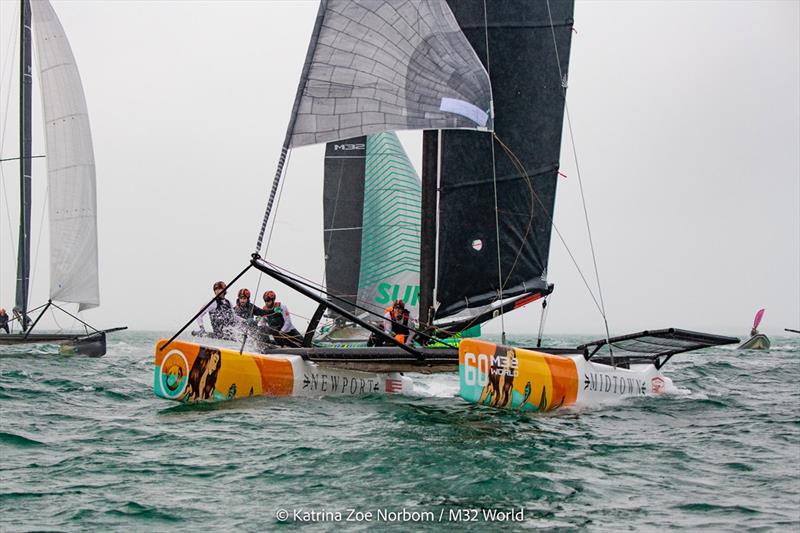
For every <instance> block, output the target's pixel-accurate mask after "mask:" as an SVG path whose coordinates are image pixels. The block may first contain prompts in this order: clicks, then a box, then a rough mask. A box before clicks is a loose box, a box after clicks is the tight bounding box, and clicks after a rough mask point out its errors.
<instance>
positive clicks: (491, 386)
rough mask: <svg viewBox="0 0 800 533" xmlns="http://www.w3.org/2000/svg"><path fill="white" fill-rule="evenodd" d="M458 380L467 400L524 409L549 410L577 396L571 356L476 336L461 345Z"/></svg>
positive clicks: (567, 402)
mask: <svg viewBox="0 0 800 533" xmlns="http://www.w3.org/2000/svg"><path fill="white" fill-rule="evenodd" d="M459 382H460V395H461V397H462V398H464V399H465V400H467V401H471V402H475V403H479V404H482V405H489V406H492V407H506V408H511V409H519V410H523V411H549V410H551V409H555V408H557V407H561V406H564V405H572V404H574V403H575V401H576V400H577V397H578V372H577V368H576V366H575V362H574V361H573V360H572V359H569V358H566V357H559V356H555V355H549V354H544V353H539V352H535V351H532V350H525V349H521V348H512V347H508V346H498V345H496V344H492V343H489V342H484V341H478V340H473V339H465V340H463V341H461V344H460V345H459Z"/></svg>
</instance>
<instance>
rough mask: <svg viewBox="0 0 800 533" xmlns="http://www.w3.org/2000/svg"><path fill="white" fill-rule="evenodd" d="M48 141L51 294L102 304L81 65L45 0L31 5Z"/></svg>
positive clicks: (61, 298) (65, 299)
mask: <svg viewBox="0 0 800 533" xmlns="http://www.w3.org/2000/svg"><path fill="white" fill-rule="evenodd" d="M31 4H32V10H33V22H34V30H35V31H34V34H35V36H36V46H37V51H38V59H39V74H40V78H39V79H40V84H41V90H42V107H43V109H44V122H45V136H46V143H47V176H48V191H49V195H48V201H49V204H50V206H49V215H50V298H51V299H53V300H58V301H62V302H73V303H78V304H80V307H79V308H80V309H81V310H83V309H88V308H91V307H96V306H98V305H100V290H99V282H98V276H97V202H96V187H95V166H94V150H93V148H92V138H91V132H90V130H89V116H88V114H87V110H86V101H85V98H84V93H83V86H82V84H81V80H80V76H79V74H78V67H77V65H76V64H75V58H74V57H73V55H72V50H71V48H70V45H69V42H68V41H67V37H66V35H65V33H64V30H63V28H62V27H61V23H60V22H59V20H58V17H57V16H56V14H55V11H53V8H52V6H51V5H50V3H49V2H48V1H47V0H36V1H34V2H32V3H31Z"/></svg>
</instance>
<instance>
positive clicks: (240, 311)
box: [233, 289, 266, 320]
mask: <svg viewBox="0 0 800 533" xmlns="http://www.w3.org/2000/svg"><path fill="white" fill-rule="evenodd" d="M233 312H234V313H236V316H238V317H239V318H241V319H243V320H250V319H251V318H253V317H254V316H262V315H265V314H266V311H264V310H263V309H260V308H259V307H258V306H256V304H254V303H253V302H251V301H250V289H239V294H238V295H237V297H236V305H235V306H234V307H233Z"/></svg>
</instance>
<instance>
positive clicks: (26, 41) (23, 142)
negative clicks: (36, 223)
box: [14, 0, 33, 330]
mask: <svg viewBox="0 0 800 533" xmlns="http://www.w3.org/2000/svg"><path fill="white" fill-rule="evenodd" d="M20 26H21V27H20V50H21V54H20V63H19V90H20V99H19V192H20V195H19V197H20V206H19V208H20V209H19V241H18V247H17V283H16V298H15V304H14V311H15V313H18V314H19V315H20V316H21V317H22V319H21V320H20V323H21V324H22V329H23V330H25V329H27V322H28V321H27V315H28V292H29V289H30V273H31V186H32V183H31V137H32V136H31V122H32V120H31V119H32V109H31V99H32V98H31V92H32V91H31V88H32V86H33V80H32V78H31V7H30V3H29V2H27V0H26V1H23V2H22V9H21V12H20Z"/></svg>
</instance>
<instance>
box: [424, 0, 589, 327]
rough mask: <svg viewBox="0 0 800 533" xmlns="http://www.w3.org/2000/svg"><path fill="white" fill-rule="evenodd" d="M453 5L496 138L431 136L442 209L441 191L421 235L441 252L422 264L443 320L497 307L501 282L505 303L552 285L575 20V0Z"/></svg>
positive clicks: (429, 164) (430, 170) (427, 167)
mask: <svg viewBox="0 0 800 533" xmlns="http://www.w3.org/2000/svg"><path fill="white" fill-rule="evenodd" d="M449 3H450V7H451V8H452V10H453V13H454V15H455V17H456V19H457V20H458V23H459V26H460V27H461V29H462V30H463V32H464V34H465V35H466V37H467V39H469V42H470V43H471V44H472V46H473V47H474V49H475V50H476V52H477V54H478V56H479V57H480V59H481V61H482V63H483V64H484V65H485V66H486V67H487V70H488V71H489V73H490V77H491V82H492V90H493V98H494V110H495V113H496V118H495V122H494V131H495V135H496V137H495V138H492V137H491V136H488V135H480V134H475V133H473V132H468V131H441V132H438V135H437V134H436V132H426V136H425V142H424V150H425V152H426V153H425V155H424V157H423V161H424V167H423V181H429V182H430V181H433V183H432V184H431V185H429V184H428V183H425V186H426V188H427V187H432V188H434V189H437V188H438V191H439V196H438V207H437V205H436V196H435V195H433V196H428V201H426V202H424V204H423V219H427V220H431V219H433V220H436V216H437V214H438V230H437V231H433V232H432V231H430V229H429V230H428V231H424V232H423V254H424V253H425V252H426V250H427V251H428V253H430V254H431V255H433V252H432V250H436V249H437V236H438V250H437V251H436V252H435V255H436V264H435V268H425V265H423V272H427V276H425V274H424V273H423V280H422V286H423V288H422V295H421V296H422V298H424V299H425V302H426V303H425V305H431V306H433V307H434V308H435V318H436V319H439V320H441V319H445V318H447V317H452V316H454V315H457V314H458V315H463V314H464V313H468V314H471V315H473V316H477V315H480V314H481V313H485V310H486V309H492V308H493V306H494V307H495V308H496V306H497V304H498V302H499V300H500V295H501V288H502V298H503V301H504V302H509V301H513V300H514V299H515V298H516V299H529V298H530V297H534V296H535V295H537V294H543V293H546V292H547V291H548V290H549V289H548V284H547V279H546V276H547V260H548V255H549V249H550V231H551V225H552V220H551V217H552V213H553V205H554V200H555V192H556V182H557V179H558V169H559V154H560V149H561V129H562V122H563V116H564V102H565V91H566V77H567V71H568V62H569V49H570V41H571V32H572V24H573V22H572V14H573V2H572V0H562V1H556V0H550V1H549V2H547V3H545V2H530V1H528V0H508V1H504V2H489V3H485V2H484V1H483V0H451V1H450V2H449ZM551 14H552V24H551ZM487 46H488V50H487ZM492 143H494V146H492ZM437 156H438V157H437ZM437 167H438V168H437ZM436 176H438V184H437V183H436V181H435V180H436V178H435V177H436ZM432 177H433V179H431V178H432ZM495 183H496V191H495ZM428 190H429V191H430V189H428ZM495 198H496V202H497V205H496V210H497V215H498V218H497V221H498V223H499V224H498V225H496V224H495ZM431 200H432V201H431ZM496 228H497V229H496ZM498 236H499V256H500V257H499V265H498ZM498 266H499V272H498ZM434 272H435V300H436V301H435V302H432V301H431V293H432V285H433V279H432V277H433V273H434ZM501 280H502V281H501ZM426 309H427V307H426ZM427 316H430V315H429V314H428V315H427ZM486 318H491V314H489V315H488V316H487V317H486Z"/></svg>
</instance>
